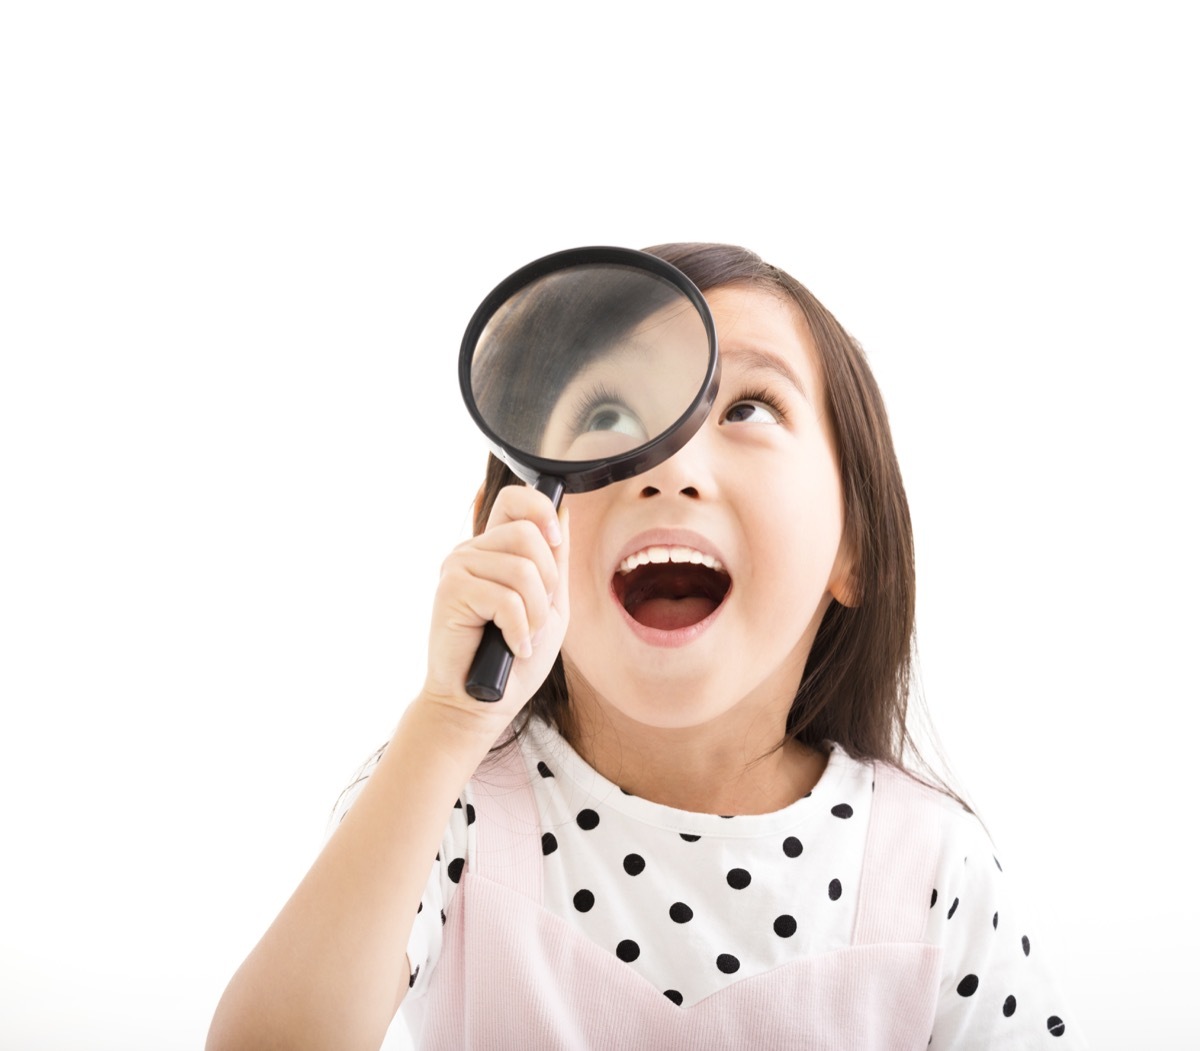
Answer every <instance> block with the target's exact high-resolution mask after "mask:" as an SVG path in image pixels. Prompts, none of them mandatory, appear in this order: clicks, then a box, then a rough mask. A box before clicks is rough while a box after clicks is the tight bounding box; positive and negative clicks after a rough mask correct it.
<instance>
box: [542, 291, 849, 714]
mask: <svg viewBox="0 0 1200 1051" xmlns="http://www.w3.org/2000/svg"><path fill="white" fill-rule="evenodd" d="M705 298H706V299H707V300H708V303H709V305H710V306H711V308H712V312H713V317H714V319H715V321H716V325H717V335H718V341H719V346H720V348H721V386H720V393H719V394H718V397H717V401H716V404H715V405H714V407H713V411H712V413H711V415H710V416H709V418H708V419H707V421H706V422H705V423H704V425H703V426H702V427H701V429H700V431H699V433H698V434H697V435H696V436H695V437H694V438H693V439H692V440H691V441H690V442H689V443H688V444H687V445H686V446H684V448H683V449H681V450H680V451H679V452H678V453H676V454H675V455H674V456H673V457H671V458H670V459H669V460H667V461H666V462H665V463H663V464H660V465H659V466H658V467H655V468H653V469H652V470H650V471H647V472H645V473H643V474H640V475H638V476H636V477H634V478H630V479H628V480H626V481H623V482H618V483H615V484H613V485H609V486H607V487H605V488H603V489H598V490H596V491H594V492H590V493H581V494H577V495H572V496H568V497H566V499H565V503H566V505H567V506H568V507H569V509H570V518H571V551H572V554H571V570H570V573H571V580H570V586H571V619H570V624H569V627H568V629H567V635H566V640H565V642H564V644H563V657H564V663H565V666H566V671H567V678H568V683H569V685H570V688H571V695H572V703H573V704H575V703H585V704H586V703H595V704H598V705H600V706H602V707H609V708H611V709H613V710H615V711H617V712H620V713H622V714H623V715H624V716H626V717H628V718H630V719H632V720H634V721H636V722H639V723H642V724H645V725H648V726H656V727H662V728H682V727H689V726H699V725H703V724H705V723H710V722H712V721H713V720H717V719H720V718H722V717H725V716H727V715H730V714H733V713H735V712H741V713H743V714H744V715H745V716H746V718H753V719H755V720H759V719H761V718H762V715H763V714H764V709H766V710H769V712H770V713H771V714H772V715H774V714H775V713H776V712H778V714H779V716H780V718H783V717H785V716H786V713H787V711H788V709H789V708H790V706H791V702H792V699H793V697H794V696H795V691H796V687H797V686H798V684H799V682H800V678H801V675H802V673H803V671H804V664H805V661H806V659H807V657H808V652H809V649H810V648H811V646H812V640H813V637H814V635H815V633H816V630H817V626H818V625H819V624H820V621H821V617H822V615H823V614H824V612H825V609H826V607H827V606H828V604H829V602H830V598H831V596H833V597H836V598H839V599H840V600H842V601H849V600H850V599H851V571H852V568H853V567H852V565H851V559H850V557H849V552H848V551H847V550H845V549H844V548H845V547H846V545H845V544H844V542H843V511H842V492H841V484H840V481H839V473H838V460H837V453H836V450H835V448H834V440H833V436H832V433H831V430H830V427H829V424H828V421H827V420H826V418H825V391H824V385H823V377H822V376H821V374H820V370H819V368H818V366H817V359H816V354H815V350H814V347H813V343H812V337H811V335H810V334H809V331H808V325H807V323H806V321H805V319H804V316H803V314H801V312H800V311H799V309H798V308H797V307H796V306H794V305H793V304H792V303H791V302H790V301H788V300H786V299H783V298H780V297H778V296H776V295H773V294H772V293H770V292H768V291H765V290H762V289H756V288H751V287H741V286H727V287H722V288H717V289H715V290H712V291H710V292H708V293H706V295H705ZM608 425H611V421H609V423H608ZM780 730H781V727H779V726H773V727H772V729H771V732H772V733H775V732H777V731H780Z"/></svg>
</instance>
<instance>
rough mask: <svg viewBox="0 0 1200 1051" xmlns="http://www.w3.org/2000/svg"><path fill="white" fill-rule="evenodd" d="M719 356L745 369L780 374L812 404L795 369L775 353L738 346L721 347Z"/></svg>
mask: <svg viewBox="0 0 1200 1051" xmlns="http://www.w3.org/2000/svg"><path fill="white" fill-rule="evenodd" d="M721 357H722V358H724V359H725V360H727V361H734V362H736V363H737V364H739V365H740V366H741V367H742V368H745V369H759V370H763V371H766V372H773V373H775V374H776V375H777V376H781V377H782V378H783V379H785V380H787V382H788V383H790V384H791V385H792V386H793V387H795V388H796V390H798V391H799V392H800V394H801V396H802V397H803V398H804V400H805V401H807V402H809V404H812V398H811V397H809V393H808V391H807V390H806V389H805V386H804V383H803V382H802V381H801V379H800V377H799V375H797V373H796V370H795V369H793V368H792V366H791V365H790V364H789V363H788V362H787V361H786V359H784V358H781V357H779V356H778V355H777V354H770V353H768V352H767V351H764V350H756V349H755V348H753V347H738V348H736V349H734V350H725V349H724V348H722V350H721Z"/></svg>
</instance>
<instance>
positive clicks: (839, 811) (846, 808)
mask: <svg viewBox="0 0 1200 1051" xmlns="http://www.w3.org/2000/svg"><path fill="white" fill-rule="evenodd" d="M829 812H830V813H831V814H832V815H833V816H834V817H843V818H845V817H853V816H854V807H852V806H851V805H850V804H849V803H838V805H837V806H835V807H834V808H833V809H832V810H831V811H829Z"/></svg>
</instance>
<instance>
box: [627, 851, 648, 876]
mask: <svg viewBox="0 0 1200 1051" xmlns="http://www.w3.org/2000/svg"><path fill="white" fill-rule="evenodd" d="M621 864H622V865H624V866H625V871H626V872H628V873H629V875H631V876H636V875H637V874H638V873H640V872H641V871H642V869H644V868H645V867H646V859H645V858H644V857H642V855H641V854H626V855H625V860H624V861H623V862H622V863H621Z"/></svg>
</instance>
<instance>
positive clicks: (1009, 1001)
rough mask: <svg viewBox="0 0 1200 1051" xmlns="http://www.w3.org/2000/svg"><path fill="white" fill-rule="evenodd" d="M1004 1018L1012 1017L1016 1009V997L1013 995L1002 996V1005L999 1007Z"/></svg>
mask: <svg viewBox="0 0 1200 1051" xmlns="http://www.w3.org/2000/svg"><path fill="white" fill-rule="evenodd" d="M1001 1010H1002V1011H1003V1012H1004V1017H1005V1018H1012V1016H1013V1015H1014V1014H1015V1013H1016V1010H1017V998H1016V997H1015V996H1006V997H1005V998H1004V1006H1003V1007H1002V1008H1001Z"/></svg>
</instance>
